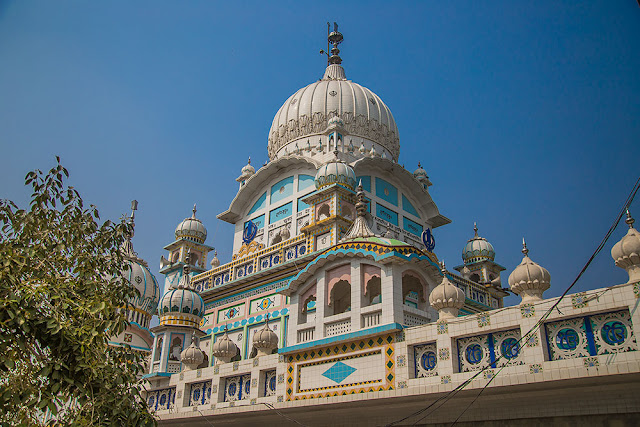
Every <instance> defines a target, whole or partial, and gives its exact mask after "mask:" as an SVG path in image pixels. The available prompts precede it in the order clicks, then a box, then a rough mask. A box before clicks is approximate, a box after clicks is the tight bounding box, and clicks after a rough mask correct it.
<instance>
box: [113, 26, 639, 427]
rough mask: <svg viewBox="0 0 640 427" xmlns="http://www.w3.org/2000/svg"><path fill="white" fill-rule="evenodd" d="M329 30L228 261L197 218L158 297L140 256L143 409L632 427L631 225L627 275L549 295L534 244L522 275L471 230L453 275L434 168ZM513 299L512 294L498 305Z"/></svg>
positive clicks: (257, 418) (267, 417)
mask: <svg viewBox="0 0 640 427" xmlns="http://www.w3.org/2000/svg"><path fill="white" fill-rule="evenodd" d="M328 38H329V42H330V43H331V44H332V48H331V49H330V52H329V53H328V65H327V68H326V70H325V72H324V75H323V76H322V78H321V79H320V80H318V81H315V82H313V83H311V84H310V85H308V86H306V87H304V88H302V89H300V90H298V91H296V92H295V93H294V94H293V95H291V96H290V97H289V98H288V99H287V100H286V101H285V103H284V104H283V105H282V107H281V108H280V109H279V110H278V111H277V113H276V114H275V117H274V120H273V124H272V126H271V130H270V132H269V135H268V153H269V162H268V163H267V164H265V165H264V166H263V167H260V168H259V169H257V170H256V168H255V167H254V166H253V165H251V162H250V161H249V162H248V164H247V165H246V166H244V167H243V168H242V169H241V173H240V175H239V177H238V178H237V179H236V181H237V182H238V183H239V188H238V193H237V195H236V196H235V197H234V199H233V200H232V201H231V202H230V205H229V208H228V209H227V210H226V211H225V212H222V213H220V214H219V215H218V218H219V219H220V220H222V221H225V222H227V223H229V224H232V225H233V226H234V227H235V234H234V241H233V242H230V243H232V245H233V259H232V260H230V261H229V262H226V263H221V262H220V260H218V258H217V255H216V254H215V252H214V256H213V259H211V261H210V262H208V258H209V253H210V252H212V251H213V248H212V247H210V246H207V245H206V244H205V242H206V238H207V230H206V228H205V226H204V224H203V223H202V222H201V221H200V220H199V219H198V218H197V217H196V209H195V207H194V209H193V214H192V216H190V217H188V218H186V219H185V220H184V221H182V222H181V223H180V224H179V225H178V227H177V228H176V230H175V240H174V241H173V242H171V243H169V244H168V245H167V246H165V248H164V249H165V250H166V253H165V255H163V257H162V261H161V270H160V273H161V274H162V275H164V276H165V278H164V294H163V296H162V297H160V295H159V290H157V285H156V287H153V286H151V285H149V286H150V287H144V288H142V287H141V285H140V284H139V282H138V279H137V278H138V277H142V278H143V280H144V283H149V284H150V283H155V279H153V276H152V275H151V274H150V273H149V272H148V270H147V269H146V267H145V264H144V263H143V262H141V261H140V260H138V259H137V257H135V256H133V255H132V256H131V257H130V259H131V262H132V263H133V265H134V266H135V268H134V269H133V270H132V271H133V273H132V274H133V276H132V284H133V285H134V286H136V287H138V288H139V289H140V290H141V291H142V292H141V302H140V303H136V310H135V313H133V312H132V316H134V317H135V318H134V317H132V319H131V320H132V322H133V323H132V325H136V327H138V326H139V328H138V329H140V330H143V331H144V332H145V334H147V335H148V336H149V337H151V336H153V342H151V341H150V340H147V341H145V339H146V336H147V335H145V336H144V337H143V336H142V335H143V334H142V333H140V334H138V335H136V337H138V336H139V337H140V339H138V338H135V339H136V340H137V341H135V342H139V344H136V345H138V346H139V347H140V348H144V349H145V350H148V351H150V361H149V366H148V374H147V375H145V379H146V380H147V381H148V382H149V385H148V390H149V391H148V393H147V395H146V398H147V402H148V404H149V406H150V407H151V408H152V409H153V410H154V411H156V414H157V415H158V417H159V419H160V422H161V424H162V425H194V426H196V425H197V426H208V425H216V426H219V425H234V426H237V425H247V426H253V425H259V424H262V425H275V424H282V425H294V424H295V423H298V424H302V425H309V426H322V425H336V426H337V425H345V426H346V425H427V424H443V425H444V424H445V423H446V424H451V423H454V422H457V423H459V424H464V423H467V424H470V423H474V425H475V424H482V423H486V425H489V424H491V423H497V422H500V423H505V422H507V421H508V422H510V423H516V422H517V423H519V425H539V423H540V422H567V423H582V424H585V425H586V424H588V425H594V424H595V425H608V424H607V423H609V422H618V421H620V422H622V423H623V424H619V425H632V424H634V423H635V422H638V421H639V420H640V398H639V397H638V396H639V395H640V394H639V393H640V382H639V380H640V355H639V353H638V344H637V341H636V336H635V330H636V329H639V328H640V313H639V312H638V310H637V306H638V302H639V301H640V300H639V297H640V255H639V254H640V235H639V234H638V232H637V231H636V230H635V228H633V219H632V218H631V216H630V215H629V216H628V218H627V224H628V225H629V232H628V234H627V235H626V236H625V237H624V238H623V239H622V240H621V241H620V242H619V243H617V244H616V245H615V246H614V247H613V249H612V251H611V255H612V257H613V260H614V262H615V265H616V266H618V267H620V268H624V269H625V270H627V271H628V273H629V281H628V282H626V283H622V284H611V285H612V286H608V287H606V288H601V289H595V290H592V291H587V292H581V293H577V294H570V295H567V296H565V297H564V298H562V299H561V300H560V299H559V298H551V299H545V298H544V292H545V291H546V290H548V289H549V288H550V286H553V283H552V281H551V274H550V272H549V271H547V270H546V269H545V268H544V267H543V266H540V265H538V264H536V263H535V261H534V260H535V258H536V257H535V254H536V252H537V251H540V250H542V249H540V248H527V246H526V244H525V243H524V242H523V250H522V252H523V254H524V256H523V259H522V262H521V264H519V265H517V266H510V267H507V268H505V267H503V266H501V265H500V264H498V263H497V262H496V261H495V259H496V251H495V250H494V248H493V246H492V245H491V243H489V241H488V240H487V239H486V238H484V237H481V235H480V234H479V233H480V231H479V230H478V228H477V227H475V231H474V235H473V236H470V239H469V241H468V242H466V244H465V242H461V247H463V250H462V261H463V264H462V265H460V266H457V267H455V268H454V269H453V271H452V270H449V269H448V268H447V267H446V266H445V264H444V262H442V260H441V259H440V258H439V257H438V256H437V250H436V245H435V240H434V238H433V230H435V229H436V228H438V227H441V226H445V225H447V224H449V223H450V222H451V221H450V220H449V219H448V218H447V217H446V216H444V215H443V214H441V213H440V211H439V210H438V207H437V205H436V201H434V200H433V198H432V197H431V194H430V191H429V189H430V186H431V185H432V183H431V181H430V180H429V177H428V176H427V173H426V171H425V170H424V169H423V168H422V167H421V166H419V167H418V169H417V170H415V171H414V172H411V171H408V170H406V169H405V168H404V167H403V166H401V165H399V164H398V163H397V160H398V156H399V153H400V139H399V132H398V128H397V126H396V123H395V120H394V118H393V115H392V113H391V110H390V109H389V107H387V105H386V104H385V103H384V102H383V100H382V99H380V97H378V96H377V95H376V94H375V93H374V92H372V91H371V90H369V89H367V88H365V87H363V86H361V85H359V84H357V83H355V82H353V81H351V80H348V79H347V73H346V71H345V69H344V68H343V66H342V64H341V63H342V59H341V57H340V56H339V53H340V51H339V49H338V45H339V44H340V42H341V41H342V34H340V33H339V32H338V30H337V26H335V27H334V29H333V31H331V32H330V33H329V35H328ZM310 77H313V76H310ZM231 179H232V177H230V180H229V181H230V183H231ZM131 252H132V249H131ZM530 252H531V257H529V254H530ZM505 270H506V271H507V272H508V280H507V278H505V277H502V273H503V272H504V271H505ZM505 274H506V273H505ZM507 282H508V283H507ZM603 283H607V281H606V279H605V280H603ZM507 285H508V286H507ZM151 290H153V292H155V293H153V295H151V292H152V291H151ZM509 292H512V293H515V294H517V295H519V296H520V297H522V301H521V303H520V304H518V305H516V306H511V307H505V306H504V303H503V298H504V297H505V296H507V295H508V293H509ZM156 295H157V296H156ZM155 305H158V310H157V315H158V316H159V319H160V320H159V325H158V326H156V327H153V328H151V330H150V331H149V330H148V329H145V328H148V326H149V318H148V315H149V313H150V311H149V310H152V309H154V308H155ZM137 313H140V316H138V314H137ZM136 319H138V320H136ZM136 330H137V329H136ZM120 339H121V340H123V341H126V340H127V338H126V337H121V338H120ZM141 340H142V341H144V344H143V343H142V341H141ZM292 420H295V421H292ZM634 420H635V421H634ZM629 422H631V424H624V423H629ZM491 425H494V424H491ZM567 425H569V424H567Z"/></svg>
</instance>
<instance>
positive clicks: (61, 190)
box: [0, 158, 155, 425]
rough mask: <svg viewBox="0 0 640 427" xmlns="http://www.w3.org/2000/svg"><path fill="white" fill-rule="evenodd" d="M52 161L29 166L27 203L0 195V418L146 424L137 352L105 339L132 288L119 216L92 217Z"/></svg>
mask: <svg viewBox="0 0 640 427" xmlns="http://www.w3.org/2000/svg"><path fill="white" fill-rule="evenodd" d="M68 176H69V174H68V172H67V170H66V169H65V168H64V167H62V166H61V164H60V159H59V158H58V164H57V166H55V167H54V168H52V169H51V170H50V171H49V172H48V173H47V174H44V173H42V172H41V171H38V170H36V171H34V172H29V173H28V174H27V176H26V178H25V184H26V185H28V186H31V187H32V188H33V194H32V195H31V202H30V205H29V208H28V209H20V208H18V206H17V205H16V204H15V203H13V202H12V201H9V200H2V201H0V227H1V228H0V425H41V424H45V423H47V424H55V425H67V424H69V425H70V424H73V425H153V424H155V420H154V418H153V416H152V415H151V414H150V412H149V410H148V408H147V406H146V403H145V401H144V399H143V398H142V396H141V391H142V388H141V385H140V383H139V382H138V375H139V374H140V373H141V372H142V369H143V360H144V356H145V355H144V354H141V353H139V352H137V351H135V350H132V349H130V348H124V347H111V346H109V344H108V338H109V336H111V335H117V334H119V333H121V332H122V331H123V330H124V328H125V327H126V325H127V321H126V318H125V315H124V313H123V310H122V308H123V307H126V306H127V301H128V299H129V298H130V297H132V296H134V295H135V293H136V292H137V291H136V290H135V289H134V288H133V287H132V286H130V285H129V284H128V283H127V281H126V280H124V278H123V275H122V271H124V270H125V269H126V268H128V267H127V263H126V262H124V259H123V256H122V254H121V252H120V250H119V248H120V246H121V244H122V243H123V241H124V239H125V238H126V236H127V233H130V232H131V230H130V228H129V227H130V225H128V224H127V223H126V222H125V221H122V220H121V221H120V222H119V223H113V222H110V221H106V222H103V223H102V224H99V223H98V221H100V217H99V215H98V210H97V209H96V207H95V206H93V205H91V206H89V207H88V208H85V206H84V204H83V201H82V198H81V197H80V195H79V193H78V192H77V191H76V190H75V189H74V188H73V187H68V186H66V185H65V184H64V182H63V180H64V179H65V178H67V177H68Z"/></svg>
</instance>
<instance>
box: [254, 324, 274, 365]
mask: <svg viewBox="0 0 640 427" xmlns="http://www.w3.org/2000/svg"><path fill="white" fill-rule="evenodd" d="M253 346H254V347H255V348H256V350H258V356H266V355H268V354H271V353H272V352H273V350H275V349H276V348H278V335H276V333H275V332H273V331H272V330H271V328H270V327H269V318H268V317H267V321H266V322H265V324H264V327H263V328H262V329H260V330H259V331H256V333H255V334H253Z"/></svg>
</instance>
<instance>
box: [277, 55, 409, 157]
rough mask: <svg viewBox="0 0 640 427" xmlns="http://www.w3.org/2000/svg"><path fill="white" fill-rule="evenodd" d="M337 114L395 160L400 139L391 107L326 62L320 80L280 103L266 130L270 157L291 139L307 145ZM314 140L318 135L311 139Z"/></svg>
mask: <svg viewBox="0 0 640 427" xmlns="http://www.w3.org/2000/svg"><path fill="white" fill-rule="evenodd" d="M336 116H338V117H339V118H340V119H341V120H342V122H343V123H344V129H345V131H346V132H347V133H348V134H349V135H353V136H356V137H362V138H364V139H365V140H367V141H371V142H375V143H377V144H379V145H380V146H382V147H383V148H385V149H386V150H388V151H389V153H390V154H391V156H392V157H393V159H394V160H396V161H397V160H398V155H399V154H400V141H399V137H398V127H397V126H396V122H395V120H394V119H393V115H392V114H391V110H389V107H387V106H386V105H385V103H384V102H383V101H382V99H380V97H379V96H378V95H376V94H375V93H373V92H371V91H370V90H369V89H367V88H366V87H363V86H360V85H359V84H357V83H354V82H352V81H350V80H347V78H346V76H345V72H344V69H343V68H342V66H341V65H339V64H331V65H329V66H328V67H327V70H326V72H325V74H324V77H323V78H322V80H320V81H317V82H314V83H311V84H310V85H308V86H305V87H303V88H302V89H300V90H298V91H297V92H296V93H294V94H293V95H291V96H290V97H289V99H287V100H286V101H285V103H284V104H283V105H282V107H280V109H279V110H278V112H277V113H276V116H275V118H274V119H273V124H272V125H271V130H270V131H269V158H270V159H271V160H273V159H275V158H276V157H277V155H278V152H279V151H280V150H283V149H284V147H285V146H286V145H288V144H290V143H293V142H297V141H302V142H303V143H304V146H306V141H307V140H308V139H309V138H310V137H312V136H315V135H321V134H322V133H323V132H324V131H325V130H326V129H327V127H328V121H329V120H330V119H331V118H333V117H336ZM315 142H317V139H315V140H314V139H311V143H312V144H313V143H315ZM301 144H302V143H301ZM301 146H303V145H301ZM289 150H290V151H291V148H290V149H289Z"/></svg>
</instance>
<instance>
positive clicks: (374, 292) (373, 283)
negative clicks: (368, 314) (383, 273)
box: [365, 276, 382, 305]
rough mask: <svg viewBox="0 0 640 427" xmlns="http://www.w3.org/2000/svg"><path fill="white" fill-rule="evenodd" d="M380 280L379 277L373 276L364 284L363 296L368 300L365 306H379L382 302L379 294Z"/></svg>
mask: <svg viewBox="0 0 640 427" xmlns="http://www.w3.org/2000/svg"><path fill="white" fill-rule="evenodd" d="M380 285H381V280H380V277H379V276H373V277H372V278H371V279H369V281H368V282H367V283H366V286H367V287H366V293H365V296H366V297H367V299H368V304H367V305H373V304H379V303H381V302H382V294H381V286H380Z"/></svg>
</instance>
